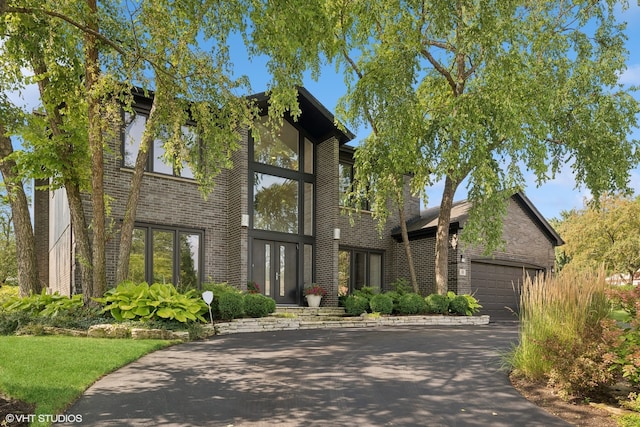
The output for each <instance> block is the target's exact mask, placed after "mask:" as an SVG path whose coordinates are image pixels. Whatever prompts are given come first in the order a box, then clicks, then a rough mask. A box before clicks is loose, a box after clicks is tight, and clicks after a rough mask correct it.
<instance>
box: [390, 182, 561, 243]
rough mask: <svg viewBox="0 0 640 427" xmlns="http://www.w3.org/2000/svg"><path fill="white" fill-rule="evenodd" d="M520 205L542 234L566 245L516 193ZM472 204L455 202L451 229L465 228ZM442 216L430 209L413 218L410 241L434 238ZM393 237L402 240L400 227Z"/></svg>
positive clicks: (410, 224) (536, 210) (516, 199)
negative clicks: (428, 237) (439, 218)
mask: <svg viewBox="0 0 640 427" xmlns="http://www.w3.org/2000/svg"><path fill="white" fill-rule="evenodd" d="M511 199H512V200H514V201H515V202H516V203H518V205H519V206H520V207H521V208H522V209H523V210H524V211H525V212H526V213H527V214H528V216H529V217H530V218H531V220H532V221H533V222H534V223H535V224H536V225H537V226H538V227H539V228H540V229H541V230H542V232H543V233H544V234H545V235H546V236H547V238H549V240H550V241H551V242H552V243H553V244H554V246H561V245H563V244H564V240H562V238H561V237H560V235H559V234H558V233H557V232H556V230H554V228H553V227H552V226H551V224H549V222H548V221H547V220H546V219H545V218H544V217H543V216H542V214H541V213H540V211H538V209H537V208H536V207H535V206H534V205H533V203H531V200H529V198H528V197H527V196H525V195H524V193H523V192H518V193H515V194H514V195H513V196H511ZM471 206H472V204H471V202H470V201H469V200H461V201H458V202H454V203H453V205H452V208H451V220H450V222H449V229H450V230H451V229H454V230H457V229H460V228H464V224H465V223H466V222H467V220H468V219H469V210H470V209H471ZM439 214H440V207H434V208H429V209H426V210H424V211H422V212H421V213H420V216H419V217H416V218H413V219H411V220H409V221H407V231H408V233H409V238H410V239H416V238H421V237H427V236H434V235H435V233H436V230H437V227H438V216H439ZM391 235H392V237H393V238H395V239H396V240H398V241H401V240H402V235H401V231H400V227H399V226H398V227H395V228H394V229H393V230H392V231H391Z"/></svg>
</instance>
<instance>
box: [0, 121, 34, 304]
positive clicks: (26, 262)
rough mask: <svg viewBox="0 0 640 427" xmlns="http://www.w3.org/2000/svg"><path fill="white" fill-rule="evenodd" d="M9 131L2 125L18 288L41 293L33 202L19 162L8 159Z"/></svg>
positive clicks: (1, 165) (0, 163) (0, 154)
mask: <svg viewBox="0 0 640 427" xmlns="http://www.w3.org/2000/svg"><path fill="white" fill-rule="evenodd" d="M5 133H6V130H5V127H4V125H3V124H0V159H1V160H0V172H2V178H3V179H4V184H5V188H6V189H7V196H8V197H9V203H10V205H11V212H12V214H13V229H14V233H15V236H16V257H17V261H18V286H19V287H20V296H23V297H24V296H28V295H29V294H31V293H40V291H41V290H42V286H41V284H40V280H39V278H38V260H37V259H36V242H35V238H34V235H33V227H32V224H31V214H30V212H29V202H28V201H27V195H26V194H25V192H24V187H23V185H22V181H21V180H20V179H19V177H18V176H17V173H16V162H15V161H14V160H10V159H7V156H9V155H10V154H11V153H13V145H12V144H11V138H9V137H8V136H6V135H5Z"/></svg>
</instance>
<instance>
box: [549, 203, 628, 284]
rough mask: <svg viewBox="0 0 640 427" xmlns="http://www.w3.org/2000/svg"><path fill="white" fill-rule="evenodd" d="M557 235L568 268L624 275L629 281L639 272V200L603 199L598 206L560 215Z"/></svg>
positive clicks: (589, 206)
mask: <svg viewBox="0 0 640 427" xmlns="http://www.w3.org/2000/svg"><path fill="white" fill-rule="evenodd" d="M562 216H563V219H562V221H561V222H560V224H559V225H558V231H559V232H560V234H561V235H562V237H563V239H564V240H565V244H564V246H562V248H560V249H561V250H562V253H563V255H564V256H565V257H567V258H569V259H570V261H569V265H572V266H573V267H575V268H591V269H596V268H598V267H599V266H600V265H602V264H604V265H605V267H606V268H607V271H608V272H609V273H625V274H626V275H627V276H628V277H629V281H632V280H633V277H634V275H635V273H636V272H637V271H638V270H640V198H631V197H626V196H623V195H616V196H611V195H606V196H604V197H602V198H601V200H600V202H599V203H595V202H587V203H585V206H584V208H583V209H581V210H572V211H570V212H564V213H563V215H562Z"/></svg>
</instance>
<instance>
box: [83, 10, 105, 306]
mask: <svg viewBox="0 0 640 427" xmlns="http://www.w3.org/2000/svg"><path fill="white" fill-rule="evenodd" d="M87 5H88V7H89V19H88V22H87V27H88V28H90V29H92V30H93V31H94V32H95V33H97V32H98V7H97V2H96V0H87ZM84 40H85V46H84V50H85V86H86V90H87V106H88V116H87V117H88V122H89V150H90V153H91V201H92V205H93V219H92V221H91V227H92V231H93V289H92V292H91V295H88V296H87V295H85V299H86V298H87V297H101V296H102V295H103V294H104V292H105V291H106V290H107V277H106V256H105V250H106V241H107V238H106V210H105V202H104V147H103V136H102V123H101V117H100V101H101V97H100V96H99V94H97V93H96V92H97V86H98V79H99V75H100V63H99V57H98V45H97V40H96V37H95V36H94V35H93V34H91V33H89V32H85V36H84Z"/></svg>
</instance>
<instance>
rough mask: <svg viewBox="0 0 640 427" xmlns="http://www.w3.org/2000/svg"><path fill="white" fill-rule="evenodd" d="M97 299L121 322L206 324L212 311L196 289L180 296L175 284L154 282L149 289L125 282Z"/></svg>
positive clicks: (145, 284)
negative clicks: (156, 321) (166, 320)
mask: <svg viewBox="0 0 640 427" xmlns="http://www.w3.org/2000/svg"><path fill="white" fill-rule="evenodd" d="M94 299H95V301H97V302H99V303H100V304H103V305H104V308H103V312H104V313H106V312H109V313H111V315H112V316H113V318H114V319H116V320H118V321H123V320H150V319H158V318H159V319H168V320H176V321H178V322H181V323H186V322H188V321H196V320H199V321H201V322H205V321H206V320H205V318H204V317H202V316H203V314H205V313H206V312H207V311H208V309H207V305H206V304H205V303H204V301H203V300H202V299H201V298H200V296H199V295H197V294H196V293H195V291H194V290H189V291H187V292H185V293H180V292H178V291H177V290H176V288H175V287H174V286H173V285H171V284H160V283H154V284H153V285H151V286H149V285H148V284H147V283H145V282H142V283H140V284H135V283H133V282H123V283H121V284H119V285H118V286H117V287H116V288H114V289H109V290H108V291H107V292H105V294H104V297H102V298H94Z"/></svg>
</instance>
